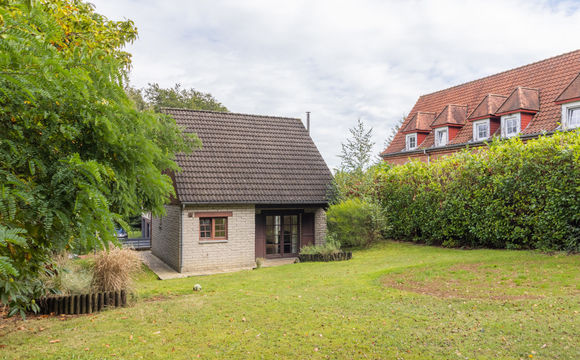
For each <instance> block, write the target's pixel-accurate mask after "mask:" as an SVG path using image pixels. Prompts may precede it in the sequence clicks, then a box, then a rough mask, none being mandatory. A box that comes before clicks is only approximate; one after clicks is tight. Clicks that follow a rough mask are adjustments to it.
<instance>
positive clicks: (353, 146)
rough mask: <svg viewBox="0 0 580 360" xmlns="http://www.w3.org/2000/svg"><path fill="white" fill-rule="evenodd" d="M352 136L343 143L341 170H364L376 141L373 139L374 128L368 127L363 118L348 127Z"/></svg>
mask: <svg viewBox="0 0 580 360" xmlns="http://www.w3.org/2000/svg"><path fill="white" fill-rule="evenodd" d="M348 131H349V133H350V136H351V137H350V138H348V139H347V140H346V143H342V144H341V147H342V150H341V153H340V155H339V157H340V160H341V162H340V170H342V171H347V172H362V171H364V170H365V169H366V167H367V166H368V165H369V163H370V161H371V151H372V148H373V146H374V145H375V143H374V142H373V141H372V136H373V128H370V129H368V130H367V129H366V127H365V124H364V123H363V121H362V120H361V119H358V121H357V124H356V126H354V127H352V128H350V129H348Z"/></svg>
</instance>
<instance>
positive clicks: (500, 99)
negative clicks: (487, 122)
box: [467, 94, 507, 120]
mask: <svg viewBox="0 0 580 360" xmlns="http://www.w3.org/2000/svg"><path fill="white" fill-rule="evenodd" d="M506 99H507V96H503V95H495V94H487V95H486V96H485V98H484V99H483V100H482V101H481V102H480V103H479V105H477V107H476V108H475V110H473V112H472V113H471V115H469V117H468V118H467V120H477V119H484V118H488V117H490V116H492V115H495V113H496V112H497V109H499V107H500V106H501V104H503V103H504V102H505V100H506Z"/></svg>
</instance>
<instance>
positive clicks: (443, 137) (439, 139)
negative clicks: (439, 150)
mask: <svg viewBox="0 0 580 360" xmlns="http://www.w3.org/2000/svg"><path fill="white" fill-rule="evenodd" d="M448 139H449V130H448V128H446V127H444V128H438V129H435V146H445V145H447V141H448Z"/></svg>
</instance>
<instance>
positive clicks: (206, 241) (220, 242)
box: [199, 239, 228, 244]
mask: <svg viewBox="0 0 580 360" xmlns="http://www.w3.org/2000/svg"><path fill="white" fill-rule="evenodd" d="M227 242H228V240H227V239H225V240H199V243H200V244H223V243H227Z"/></svg>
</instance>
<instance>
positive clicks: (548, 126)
mask: <svg viewBox="0 0 580 360" xmlns="http://www.w3.org/2000/svg"><path fill="white" fill-rule="evenodd" d="M579 73H580V50H576V51H573V52H570V53H567V54H563V55H559V56H555V57H552V58H549V59H546V60H542V61H539V62H536V63H533V64H529V65H525V66H522V67H519V68H516V69H512V70H508V71H505V72H502V73H499V74H495V75H491V76H488V77H485V78H482V79H479V80H475V81H471V82H468V83H465V84H462V85H457V86H454V87H451V88H448V89H445V90H440V91H437V92H434V93H431V94H428V95H423V96H421V97H419V99H418V100H417V102H416V103H415V106H414V107H413V109H412V110H411V112H410V113H409V116H408V117H407V121H405V122H404V123H403V125H402V126H401V128H402V129H405V128H406V127H407V125H409V121H410V120H411V119H413V117H414V116H415V115H416V114H417V113H418V112H419V111H421V112H435V113H440V112H441V111H442V110H443V109H444V108H445V106H447V105H449V104H466V105H467V107H468V111H471V109H476V107H477V106H478V105H479V104H480V103H481V102H482V100H483V99H484V98H485V97H486V96H487V95H488V94H490V93H494V94H503V95H508V94H511V93H512V92H513V91H514V89H516V88H517V87H518V86H521V87H527V88H534V89H538V90H539V100H540V103H539V111H538V113H536V114H535V115H534V117H533V119H532V121H531V122H530V124H529V125H528V126H527V127H526V129H524V130H523V131H522V134H523V135H525V134H536V133H539V132H541V131H551V130H554V129H556V128H557V127H558V123H559V122H560V117H561V108H560V105H558V104H556V102H555V101H554V99H556V98H557V97H558V94H562V92H563V91H564V90H565V89H566V88H567V87H568V85H569V84H570V82H571V81H572V80H573V79H574V78H576V77H577V76H578V74H579ZM470 140H472V123H471V122H469V121H468V122H467V124H466V125H465V126H464V127H463V128H461V130H460V131H459V133H458V134H457V136H456V137H455V138H454V139H453V140H451V141H450V145H452V144H462V143H467V142H468V141H470ZM432 145H433V132H432V133H430V134H429V135H428V136H427V138H426V139H425V140H424V141H423V143H422V144H421V146H420V148H426V147H429V146H432ZM404 148H405V135H404V134H403V131H399V133H397V135H395V138H394V139H393V141H392V142H391V144H390V146H389V147H388V148H387V149H386V150H385V151H384V152H383V154H390V153H397V152H400V151H402V150H404Z"/></svg>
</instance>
